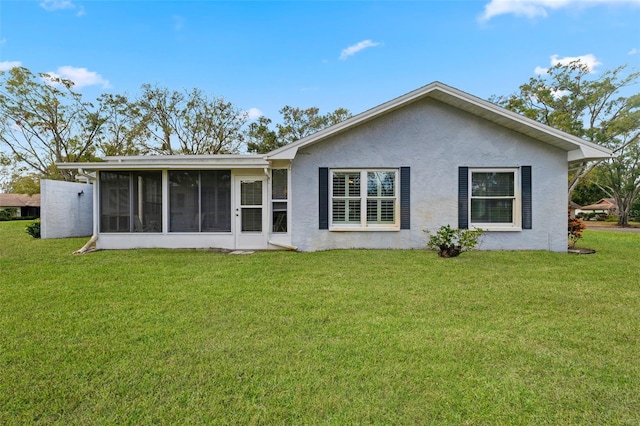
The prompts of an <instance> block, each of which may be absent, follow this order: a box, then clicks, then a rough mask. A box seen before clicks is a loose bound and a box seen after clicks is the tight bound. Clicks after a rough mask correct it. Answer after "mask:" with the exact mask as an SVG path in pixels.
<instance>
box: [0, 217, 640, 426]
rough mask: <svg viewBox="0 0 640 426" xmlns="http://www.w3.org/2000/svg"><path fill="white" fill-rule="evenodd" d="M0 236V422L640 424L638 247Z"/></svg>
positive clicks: (11, 227)
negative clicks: (568, 249)
mask: <svg viewBox="0 0 640 426" xmlns="http://www.w3.org/2000/svg"><path fill="white" fill-rule="evenodd" d="M24 227H25V223H24V222H0V424H25V423H27V424H28V423H46V424H50V423H57V424H65V425H66V424H82V425H84V424H105V423H106V424H114V423H118V424H121V423H125V424H150V423H154V424H168V423H173V424H216V423H217V424H243V425H244V424H274V423H275V424H318V423H321V424H327V423H328V424H341V425H342V424H354V423H377V424H416V423H421V424H424V423H429V424H536V425H539V424H563V425H565V424H594V425H602V424H629V425H637V424H639V423H640V274H639V273H638V272H639V271H640V234H634V233H616V232H606V231H590V230H587V231H586V232H585V236H584V238H583V240H581V242H580V244H579V245H581V246H587V247H591V248H595V249H596V250H597V251H598V252H597V254H594V255H570V254H557V253H547V252H482V251H475V252H470V253H464V254H463V255H462V256H460V257H458V258H454V259H440V258H439V257H438V256H437V255H436V253H435V252H429V251H417V250H416V251H365V250H363V251H359V250H356V251H329V252H320V253H293V252H270V253H256V254H253V255H249V256H231V255H227V254H222V253H216V252H211V251H204V250H130V251H101V252H95V253H91V254H87V255H82V256H74V255H71V254H70V253H71V252H72V251H73V250H75V249H78V248H80V247H81V246H82V245H83V244H84V243H85V242H86V239H65V240H34V239H32V238H31V237H29V236H28V235H27V234H26V233H24V231H23V230H24Z"/></svg>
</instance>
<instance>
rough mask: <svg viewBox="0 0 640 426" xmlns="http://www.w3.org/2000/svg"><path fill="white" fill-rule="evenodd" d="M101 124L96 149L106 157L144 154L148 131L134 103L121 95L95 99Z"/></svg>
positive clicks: (107, 94)
mask: <svg viewBox="0 0 640 426" xmlns="http://www.w3.org/2000/svg"><path fill="white" fill-rule="evenodd" d="M98 102H99V103H100V105H101V109H102V111H103V114H104V124H103V129H102V132H101V134H100V137H99V139H98V141H97V144H96V149H97V150H98V151H99V152H100V153H102V154H104V155H107V156H115V155H138V154H145V153H147V149H146V148H145V147H146V142H147V140H148V138H149V132H148V130H147V128H146V126H145V122H144V117H143V115H142V113H141V111H140V109H139V108H138V106H137V105H136V104H135V103H132V102H130V101H129V100H128V99H127V97H126V96H124V95H113V94H109V93H106V94H103V95H101V96H100V97H99V98H98Z"/></svg>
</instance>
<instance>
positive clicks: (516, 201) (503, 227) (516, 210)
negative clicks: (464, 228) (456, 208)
mask: <svg viewBox="0 0 640 426" xmlns="http://www.w3.org/2000/svg"><path fill="white" fill-rule="evenodd" d="M468 173H469V178H468V185H469V187H468V197H469V210H468V212H467V215H468V221H469V228H475V229H482V230H484V231H492V232H493V231H522V186H521V173H522V172H521V168H519V167H497V168H484V167H469V170H468ZM474 173H513V194H514V195H513V196H512V197H511V196H507V197H474V196H473V174H474ZM474 198H475V199H492V200H495V199H505V200H507V199H508V200H513V211H512V217H513V221H512V222H511V223H506V222H505V223H495V222H490V223H482V222H473V221H472V220H471V205H472V200H473V199H474Z"/></svg>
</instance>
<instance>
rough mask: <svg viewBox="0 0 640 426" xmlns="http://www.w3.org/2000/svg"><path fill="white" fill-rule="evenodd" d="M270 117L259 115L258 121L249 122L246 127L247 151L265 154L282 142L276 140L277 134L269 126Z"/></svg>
mask: <svg viewBox="0 0 640 426" xmlns="http://www.w3.org/2000/svg"><path fill="white" fill-rule="evenodd" d="M270 124H271V119H269V118H267V117H265V116H260V118H258V121H254V122H253V123H251V124H249V128H248V129H247V151H249V152H255V153H258V154H265V153H267V152H269V151H273V150H274V149H277V148H280V147H281V146H283V144H282V143H281V142H280V141H279V140H278V134H277V133H276V132H275V131H273V130H271V129H270V128H269V125H270Z"/></svg>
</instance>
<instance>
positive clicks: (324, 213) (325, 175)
mask: <svg viewBox="0 0 640 426" xmlns="http://www.w3.org/2000/svg"><path fill="white" fill-rule="evenodd" d="M318 196H319V197H318V206H319V212H318V228H319V229H329V169H328V168H327V167H320V169H319V172H318Z"/></svg>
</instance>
